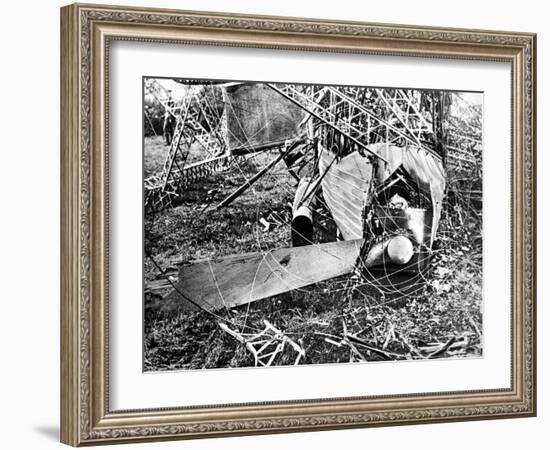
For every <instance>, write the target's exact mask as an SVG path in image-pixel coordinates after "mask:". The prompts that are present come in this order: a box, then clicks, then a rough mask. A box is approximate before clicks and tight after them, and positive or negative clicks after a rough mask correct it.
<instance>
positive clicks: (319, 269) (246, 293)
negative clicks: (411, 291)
mask: <svg viewBox="0 0 550 450" xmlns="http://www.w3.org/2000/svg"><path fill="white" fill-rule="evenodd" d="M362 244H363V239H356V240H349V241H341V242H330V243H326V244H315V245H306V246H303V247H292V248H280V249H277V250H271V251H268V252H266V253H251V254H245V255H238V256H228V257H224V258H220V259H215V260H208V261H201V262H197V263H194V264H191V265H188V266H183V267H181V269H180V271H179V279H178V281H177V283H176V284H175V287H176V289H174V290H173V291H172V292H170V293H169V294H168V295H167V296H166V298H165V300H166V301H170V302H174V301H177V302H178V303H179V302H181V303H182V304H181V309H183V310H194V309H197V306H196V305H199V306H200V307H202V308H204V309H207V310H209V311H215V310H218V309H222V308H232V307H234V306H238V305H242V304H246V303H250V302H253V301H256V300H260V299H263V298H266V297H271V296H273V295H277V294H282V293H283V292H288V291H291V290H294V289H298V288H302V287H304V286H308V285H310V284H313V283H318V282H320V281H325V280H328V279H330V278H334V277H338V276H341V275H345V274H347V273H349V272H351V270H353V268H354V266H355V263H356V261H357V258H358V256H359V252H360V249H361V245H362ZM181 294H183V296H182V295H181ZM185 298H187V299H191V300H192V301H193V302H194V303H195V304H196V305H193V304H192V303H191V302H189V301H187V300H186V299H185ZM178 306H180V305H178Z"/></svg>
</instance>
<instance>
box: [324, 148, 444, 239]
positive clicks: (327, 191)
mask: <svg viewBox="0 0 550 450" xmlns="http://www.w3.org/2000/svg"><path fill="white" fill-rule="evenodd" d="M369 149H370V150H371V151H372V152H374V153H375V154H377V155H380V156H381V157H382V158H384V159H385V160H386V161H388V162H387V163H384V162H383V161H382V160H379V163H378V170H377V172H376V175H375V180H374V183H375V186H379V185H380V184H382V183H384V181H386V180H387V179H388V178H389V177H390V176H391V175H392V174H393V173H394V172H395V171H396V170H397V169H399V168H400V167H402V168H403V170H405V171H406V172H407V173H408V174H409V175H410V177H411V179H412V180H413V181H414V182H415V183H416V184H417V185H418V187H419V189H421V190H423V191H424V192H426V193H428V194H429V195H430V198H431V202H432V209H433V220H432V227H431V230H432V231H431V237H430V245H431V244H432V243H433V241H434V239H435V235H436V232H437V228H438V226H439V219H440V217H441V211H442V207H443V196H444V193H445V169H444V168H443V163H442V161H441V158H440V157H439V156H437V155H436V154H434V153H432V152H429V151H427V150H425V149H422V148H420V147H417V146H407V147H398V146H394V145H389V144H385V143H378V144H371V145H369ZM334 158H335V155H333V154H332V153H330V152H329V151H327V150H326V149H321V161H320V165H319V169H320V176H323V173H324V172H326V171H328V172H327V173H326V175H325V176H324V178H323V182H322V189H323V196H324V198H325V200H326V202H327V204H328V206H329V207H330V209H331V211H332V213H333V217H334V220H335V222H336V224H337V225H338V229H339V230H340V232H341V233H342V236H343V237H344V239H358V238H360V237H362V232H363V224H362V211H363V208H364V207H365V206H368V204H370V202H371V200H372V199H371V198H366V193H367V191H368V189H369V185H370V182H371V178H372V172H373V168H372V165H371V164H370V162H369V160H368V158H366V157H362V156H361V155H359V153H358V152H353V153H351V154H349V155H346V156H345V157H343V158H342V159H341V160H339V161H338V160H335V161H333V159H334Z"/></svg>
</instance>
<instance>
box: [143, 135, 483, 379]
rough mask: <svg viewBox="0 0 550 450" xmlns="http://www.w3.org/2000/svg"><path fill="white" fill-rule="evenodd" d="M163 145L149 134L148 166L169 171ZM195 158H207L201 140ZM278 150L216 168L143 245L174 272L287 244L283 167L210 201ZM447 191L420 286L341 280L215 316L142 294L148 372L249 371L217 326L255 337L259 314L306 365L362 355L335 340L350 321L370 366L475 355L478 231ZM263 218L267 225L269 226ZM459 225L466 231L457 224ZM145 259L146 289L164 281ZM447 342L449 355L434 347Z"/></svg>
mask: <svg viewBox="0 0 550 450" xmlns="http://www.w3.org/2000/svg"><path fill="white" fill-rule="evenodd" d="M166 149H167V147H166V146H164V145H162V141H159V138H148V139H146V151H145V155H146V157H145V167H146V172H148V171H150V172H152V171H153V170H155V168H157V170H158V168H159V167H162V163H163V155H164V154H165V153H166ZM190 156H191V157H192V158H194V159H200V158H201V157H203V158H204V157H206V156H205V155H204V152H202V150H201V149H200V148H198V147H194V148H193V149H192V151H191V155H190ZM273 157H274V154H269V153H264V154H259V155H256V156H255V157H253V158H250V159H249V160H247V161H246V162H242V163H241V164H240V165H239V167H238V168H233V169H230V170H227V171H225V172H220V173H216V174H214V175H212V176H211V177H209V178H208V179H206V180H203V181H201V182H200V183H196V185H195V186H193V187H192V188H189V189H188V190H187V192H186V193H185V195H184V197H183V201H182V203H181V204H180V205H179V206H177V207H175V208H172V209H168V210H165V211H163V212H161V213H159V214H157V215H155V216H154V217H151V216H148V217H146V220H145V236H146V242H145V247H146V251H147V252H148V253H149V254H150V255H151V256H152V257H153V258H154V260H155V262H156V263H157V264H158V265H159V266H160V267H162V268H163V269H167V268H170V267H173V266H174V262H175V261H193V260H197V259H203V258H212V257H219V256H225V255H232V254H241V253H245V252H256V251H260V250H262V251H265V250H268V249H273V248H278V247H282V246H290V226H289V221H290V218H291V207H290V204H291V202H292V201H293V196H294V190H295V186H296V182H295V180H294V179H293V178H292V177H291V176H290V175H289V174H288V172H287V170H286V169H285V167H284V166H283V165H282V164H279V165H277V166H276V167H275V168H274V170H273V171H271V172H270V174H269V175H268V176H266V177H264V178H262V179H261V180H260V181H259V182H258V183H256V184H255V185H254V186H253V187H252V188H250V189H249V190H248V191H246V192H245V194H243V195H242V196H241V197H239V198H238V199H236V200H235V201H234V202H233V203H231V204H230V205H229V206H227V207H226V208H222V209H220V210H215V209H214V208H212V205H215V204H216V203H217V202H219V201H220V200H222V199H223V198H225V197H226V196H227V195H228V194H229V193H230V192H232V191H233V190H234V189H236V188H237V187H238V186H240V185H241V184H242V183H243V182H244V180H245V179H246V178H249V177H250V176H251V175H252V174H254V173H256V172H257V171H258V170H259V168H261V167H263V166H264V165H265V164H266V163H267V162H269V161H270V160H271V159H272V158H273ZM150 172H149V173H150ZM449 198H450V200H448V203H447V206H446V213H445V214H444V217H443V219H442V221H441V224H440V230H439V233H438V241H437V242H436V246H435V248H434V257H433V259H432V262H431V267H430V270H429V273H428V275H427V276H426V278H425V279H423V280H420V282H418V283H416V284H415V287H416V292H415V293H413V294H409V295H407V294H403V292H383V291H381V290H380V289H378V288H377V287H376V286H372V285H371V284H369V283H365V282H364V281H361V280H360V279H354V278H351V277H350V276H346V277H340V278H338V279H333V280H330V281H327V282H322V283H318V284H316V285H312V286H309V287H307V288H305V289H300V290H299V291H291V292H287V293H285V294H281V295H277V296H274V297H271V298H269V299H264V300H260V301H257V302H254V303H252V304H250V305H243V306H241V307H238V308H234V309H232V310H231V311H224V312H220V313H219V314H220V316H221V317H213V316H212V315H210V314H208V313H206V312H193V313H188V312H187V313H185V312H168V311H164V310H163V309H162V308H159V307H158V305H159V304H162V301H161V299H159V298H158V297H156V296H155V295H152V294H147V295H146V296H145V337H144V350H145V352H144V355H145V357H144V369H145V370H172V369H208V368H221V367H247V366H253V365H254V360H253V357H252V355H251V353H250V352H249V351H248V350H247V349H246V347H245V346H244V345H242V344H241V343H240V342H238V341H237V340H236V339H234V338H233V337H232V336H230V335H228V334H227V333H226V332H224V331H223V330H222V329H221V328H220V327H219V325H218V322H220V321H223V322H224V323H226V324H227V325H228V326H229V327H230V328H232V329H234V330H238V331H244V332H251V333H254V332H258V331H260V330H261V329H263V328H264V324H263V320H264V319H267V320H269V322H270V323H272V324H273V325H275V326H276V327H277V328H279V329H280V330H282V331H283V332H284V333H285V334H286V335H287V336H288V337H290V338H292V339H293V340H294V341H295V342H297V343H299V345H300V346H301V347H302V348H303V349H304V350H305V354H306V357H305V359H303V360H302V361H301V364H322V363H342V362H349V361H350V360H356V359H357V358H355V357H354V356H353V350H352V349H350V347H349V346H346V345H341V346H337V345H335V344H334V343H332V342H338V341H339V340H340V339H341V337H342V335H343V333H344V327H345V328H346V329H347V331H348V332H349V333H353V334H354V335H356V336H357V337H358V338H360V339H361V340H362V341H364V342H365V343H367V344H368V345H369V346H370V347H372V348H374V349H375V350H376V349H379V350H380V351H381V353H378V352H376V351H371V350H369V349H368V348H367V347H361V348H360V352H361V354H362V357H363V358H364V359H365V360H366V361H377V360H381V359H385V358H386V357H390V358H391V359H419V358H425V357H428V356H430V355H431V356H433V357H435V356H438V357H439V356H444V357H450V356H453V357H471V356H480V355H481V354H482V347H481V330H482V325H481V324H482V317H481V301H482V292H481V285H482V284H481V282H482V273H481V267H482V264H481V254H482V246H481V239H480V228H479V224H478V223H476V222H475V221H473V220H472V219H470V218H469V217H470V216H467V215H466V214H465V211H460V209H461V208H462V206H461V203H460V202H459V200H460V199H457V198H455V197H452V196H450V197H449ZM325 213H326V211H325ZM260 218H264V219H265V220H267V221H268V222H269V223H270V227H269V229H268V230H267V231H265V230H264V226H263V225H262V224H261V223H260ZM318 218H320V216H319V217H318ZM458 221H461V225H462V226H460V227H459V226H457V223H458ZM324 225H325V230H324V231H320V230H316V234H317V238H318V240H320V241H323V240H325V241H326V240H334V230H335V227H334V223H331V221H330V220H327V219H325V220H324ZM327 229H328V231H327ZM331 234H332V235H331ZM144 266H145V267H144V268H145V270H144V272H145V280H146V284H147V283H149V282H151V281H153V280H155V279H160V278H162V277H163V276H162V274H160V273H159V271H158V269H157V267H156V266H155V264H153V262H152V261H151V260H150V259H148V258H146V259H145V261H144ZM327 338H328V341H327ZM331 341H332V342H331ZM445 343H447V344H449V348H448V349H447V351H446V352H444V353H443V354H441V355H437V354H434V353H437V349H438V348H440V347H441V345H442V344H445ZM295 357H296V354H295V353H294V352H293V351H291V350H285V351H284V352H282V353H281V354H280V355H279V356H278V357H277V359H276V361H275V362H276V364H277V365H289V364H293V362H294V359H295Z"/></svg>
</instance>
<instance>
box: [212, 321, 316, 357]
mask: <svg viewBox="0 0 550 450" xmlns="http://www.w3.org/2000/svg"><path fill="white" fill-rule="evenodd" d="M218 325H219V326H220V328H221V329H222V330H223V331H225V332H226V333H227V334H229V335H231V336H232V337H234V338H235V339H236V340H237V341H239V342H240V343H241V344H243V345H245V346H246V348H247V350H248V351H249V352H250V353H252V355H253V356H254V365H255V366H256V367H258V366H262V367H269V366H271V364H273V362H274V361H275V358H277V356H278V355H280V354H282V353H283V352H284V350H285V348H288V347H290V348H292V349H293V350H294V351H295V352H296V353H297V355H296V359H295V360H294V365H295V366H297V365H298V364H299V363H300V360H301V359H302V358H305V356H306V352H305V350H304V349H303V348H302V346H301V345H299V344H298V343H297V342H296V341H294V340H292V339H291V338H289V337H288V336H286V335H285V334H284V333H283V332H282V331H281V330H279V329H278V328H276V327H274V326H273V325H272V324H271V323H269V322H268V321H267V320H264V325H265V328H264V329H263V330H262V331H260V332H259V333H257V334H253V333H239V332H238V331H234V330H232V329H231V328H229V327H228V326H227V325H226V324H224V323H222V322H220V323H218Z"/></svg>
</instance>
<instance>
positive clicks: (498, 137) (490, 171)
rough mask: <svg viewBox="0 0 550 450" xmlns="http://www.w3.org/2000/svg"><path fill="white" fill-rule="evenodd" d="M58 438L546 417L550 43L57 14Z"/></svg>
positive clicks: (158, 13)
mask: <svg viewBox="0 0 550 450" xmlns="http://www.w3.org/2000/svg"><path fill="white" fill-rule="evenodd" d="M61 44H62V46H61V58H62V65H61V69H62V70H61V89H62V99H61V106H62V108H61V110H62V120H61V124H62V125H61V127H62V130H61V136H62V145H61V164H62V192H61V196H62V198H61V200H62V201H61V204H62V211H61V225H62V248H61V256H62V258H61V260H62V271H61V273H62V279H61V288H62V289H61V291H62V298H61V315H62V317H61V319H62V320H61V322H62V329H61V352H62V361H61V366H62V374H61V391H62V398H61V402H62V405H61V439H62V441H63V442H65V443H67V444H70V445H74V446H78V445H86V444H106V443H120V442H134V441H136V442H137V441H144V440H159V439H180V438H198V437H215V436H229V435H243V434H255V433H272V432H273V433H274V432H295V431H312V430H323V429H335V428H344V427H364V426H381V425H399V424H413V423H414V424H416V423H418V424H420V423H427V422H440V421H457V420H472V419H493V418H503V417H522V416H524V417H527V416H533V415H534V414H535V413H536V370H535V364H536V351H535V297H536V295H535V260H536V258H535V253H536V250H535V243H536V241H535V233H536V215H535V179H536V177H535V144H536V132H535V131H536V130H535V126H536V122H535V112H536V111H535V86H536V74H535V68H536V36H535V35H533V34H530V33H516V32H514V33H512V32H502V31H485V30H464V29H444V28H429V27H420V26H404V25H384V24H371V23H359V22H345V23H344V22H332V21H326V20H315V19H297V18H283V17H260V16H247V15H238V14H220V13H206V12H192V11H173V10H157V9H140V8H129V7H111V6H95V5H80V4H78V5H71V6H67V7H64V8H62V10H61Z"/></svg>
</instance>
